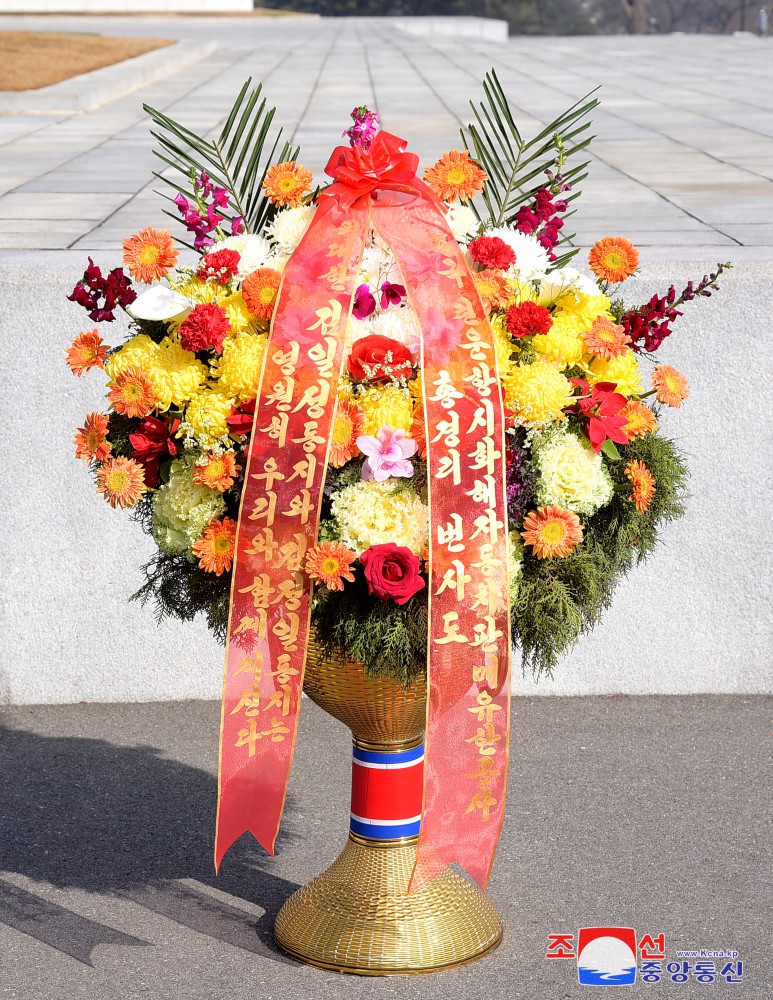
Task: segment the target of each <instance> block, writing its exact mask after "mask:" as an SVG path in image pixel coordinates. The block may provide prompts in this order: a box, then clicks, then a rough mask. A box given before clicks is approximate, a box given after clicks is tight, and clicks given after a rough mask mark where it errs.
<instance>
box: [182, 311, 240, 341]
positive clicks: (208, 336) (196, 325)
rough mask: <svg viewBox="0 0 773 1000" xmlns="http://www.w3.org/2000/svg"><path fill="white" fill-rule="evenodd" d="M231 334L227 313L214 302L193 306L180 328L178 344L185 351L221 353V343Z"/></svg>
mask: <svg viewBox="0 0 773 1000" xmlns="http://www.w3.org/2000/svg"><path fill="white" fill-rule="evenodd" d="M230 332H231V324H230V323H229V322H228V313H227V312H226V311H225V309H223V307H222V306H219V305H217V304H216V303H215V302H207V303H205V304H204V305H198V306H194V307H193V309H191V311H190V313H189V315H188V318H187V319H186V320H185V322H184V323H182V324H181V326H180V343H181V344H182V346H183V347H184V348H185V350H186V351H193V352H194V354H195V353H196V352H197V351H208V350H213V351H217V353H218V354H222V353H223V341H224V340H225V338H226V336H227V335H228V334H229V333H230Z"/></svg>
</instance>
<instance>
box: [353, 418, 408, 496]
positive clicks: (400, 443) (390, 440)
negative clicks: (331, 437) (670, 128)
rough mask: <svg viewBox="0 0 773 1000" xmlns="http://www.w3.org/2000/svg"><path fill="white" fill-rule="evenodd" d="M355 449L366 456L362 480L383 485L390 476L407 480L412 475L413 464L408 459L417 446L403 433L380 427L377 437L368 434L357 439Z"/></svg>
mask: <svg viewBox="0 0 773 1000" xmlns="http://www.w3.org/2000/svg"><path fill="white" fill-rule="evenodd" d="M357 447H358V448H359V449H360V451H361V452H362V453H363V455H367V456H368V457H367V459H366V460H365V464H364V465H363V467H362V478H363V479H375V480H376V482H377V483H383V482H384V480H385V479H389V477H390V476H403V477H405V478H408V477H410V476H412V475H413V463H412V462H409V461H408V459H409V458H410V457H411V455H415V454H416V450H417V448H418V445H417V444H416V442H415V441H414V440H413V438H409V437H407V435H406V433H405V431H402V430H397V431H393V430H392V428H391V427H382V428H381V430H380V431H379V432H378V437H373V436H372V435H370V434H363V435H362V436H361V437H358V438H357Z"/></svg>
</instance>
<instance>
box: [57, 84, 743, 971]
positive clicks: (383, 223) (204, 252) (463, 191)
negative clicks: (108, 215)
mask: <svg viewBox="0 0 773 1000" xmlns="http://www.w3.org/2000/svg"><path fill="white" fill-rule="evenodd" d="M595 103H596V102H595V101H594V100H587V99H585V100H583V101H580V102H578V103H577V104H576V105H574V106H572V107H571V108H570V109H569V110H568V111H567V112H565V113H564V114H563V115H561V116H560V117H559V118H558V119H556V121H555V122H552V123H551V124H550V125H548V126H547V127H546V128H545V129H543V130H542V132H541V133H539V134H538V135H537V136H535V137H534V138H532V139H529V140H525V139H524V138H523V137H522V136H521V134H520V132H519V131H518V129H517V127H516V125H515V122H514V119H513V116H512V113H511V111H510V109H509V105H508V102H507V96H506V95H505V93H504V91H503V90H502V88H501V86H500V85H499V82H498V80H497V79H496V76H495V75H494V74H489V75H488V76H487V77H486V80H485V83H484V101H483V102H482V103H481V104H480V105H479V107H477V108H474V112H475V122H474V123H472V124H471V125H470V126H469V127H468V128H466V129H464V130H463V131H462V138H463V145H464V147H465V148H464V149H462V150H452V151H450V152H448V153H446V154H444V156H442V157H441V159H440V160H439V161H438V162H437V163H435V164H434V165H433V166H431V167H429V168H427V169H426V170H425V171H424V173H423V178H420V177H419V174H418V157H417V156H415V154H413V153H410V152H408V151H407V149H406V145H407V144H406V143H405V141H404V140H402V139H399V138H398V137H396V136H393V135H391V134H390V133H388V132H386V131H380V130H379V124H380V123H379V122H378V120H377V117H376V115H375V114H374V113H373V112H371V111H369V110H368V109H367V108H356V109H355V110H354V111H353V112H352V118H353V121H354V124H353V125H352V126H351V127H350V128H349V129H348V130H347V132H346V133H344V134H345V136H347V137H348V139H349V146H339V147H337V148H336V149H335V150H334V151H333V154H332V156H331V158H330V161H329V163H328V165H327V167H326V174H327V175H328V177H329V178H330V179H331V180H332V183H330V184H328V186H326V187H324V188H322V189H320V188H317V189H316V190H313V191H312V175H311V173H310V172H309V171H308V170H306V169H305V167H304V166H302V165H301V163H300V162H299V151H298V150H293V149H290V148H289V147H288V146H286V145H285V146H284V148H283V149H279V147H278V140H279V136H278V135H277V136H276V138H275V140H274V141H273V145H271V122H272V118H273V111H271V110H268V109H267V108H266V105H265V101H264V100H261V99H260V88H257V89H256V90H254V91H251V90H250V89H249V81H248V84H245V87H244V89H243V90H242V92H241V94H240V95H239V97H238V99H237V101H236V104H235V105H234V108H233V109H232V111H231V113H230V115H229V117H228V120H227V121H226V124H225V126H224V128H223V131H222V132H221V134H220V135H219V136H218V138H217V139H211V140H210V139H207V138H206V137H201V136H196V135H195V134H194V133H192V132H190V131H189V130H188V129H186V128H185V127H184V126H182V125H180V124H178V123H176V122H174V121H173V120H172V119H170V118H168V117H166V116H164V115H162V114H161V113H160V112H158V111H155V110H154V109H151V108H148V109H147V110H148V112H149V114H150V116H151V118H152V119H153V121H154V122H155V124H156V126H157V127H158V130H157V131H156V132H154V133H153V134H154V136H155V137H156V140H157V142H158V149H157V153H158V155H159V156H160V157H161V159H162V160H163V162H164V163H165V164H166V165H167V166H168V167H169V168H170V169H169V170H168V171H167V173H166V174H164V175H160V176H161V180H163V181H164V182H165V183H167V184H168V185H170V186H171V188H172V189H173V191H174V192H175V193H174V197H173V198H172V197H170V198H169V199H168V200H169V202H170V208H169V214H172V215H173V217H174V216H176V217H178V218H179V219H180V220H181V221H182V223H183V224H184V226H185V229H186V232H187V234H188V235H187V241H186V240H185V239H184V240H182V241H180V242H182V243H183V244H184V245H187V246H188V247H189V248H190V249H191V250H194V251H195V252H196V254H197V257H196V258H195V263H192V264H187V265H183V264H182V263H181V260H180V250H179V249H178V248H177V247H176V246H175V242H174V240H173V239H172V236H171V234H170V233H169V232H167V231H160V230H157V229H154V228H147V229H144V230H143V231H142V232H140V233H138V234H136V235H134V236H131V237H129V238H128V239H126V240H125V241H124V266H125V268H126V269H128V272H129V273H128V275H127V274H126V273H125V271H124V269H123V268H116V269H114V270H113V271H111V272H110V273H109V274H107V275H103V274H102V272H101V270H100V269H99V268H98V267H97V266H96V265H94V263H93V261H92V260H91V259H89V267H88V268H87V270H86V272H85V273H84V275H83V278H82V279H81V280H80V281H79V282H78V284H77V285H76V287H75V289H74V291H73V294H72V296H71V298H72V300H73V301H75V302H78V303H80V304H81V305H82V306H84V308H85V309H86V310H87V311H88V314H89V316H90V317H91V319H92V320H94V321H95V322H98V323H102V322H110V321H112V320H113V319H114V318H115V313H116V310H117V309H122V310H124V311H125V312H126V313H127V315H128V316H129V318H130V335H129V337H128V339H126V340H125V341H124V342H123V343H121V344H117V345H116V346H114V347H107V346H106V345H105V344H104V343H103V340H102V337H101V336H100V334H99V333H98V331H97V330H96V329H95V330H93V331H88V332H83V333H81V334H80V335H79V336H78V337H76V339H75V342H74V343H73V345H72V347H71V348H70V350H69V352H68V364H69V365H70V367H71V369H72V370H73V372H75V374H77V375H81V374H83V373H84V372H86V371H88V370H90V369H94V368H102V369H104V370H105V373H106V375H107V377H108V379H109V382H108V404H109V405H108V412H107V413H98V412H94V413H90V414H89V415H88V416H87V418H86V422H85V425H84V426H83V427H82V428H81V429H80V430H79V431H78V433H77V436H76V455H77V457H78V458H81V459H84V460H85V461H86V462H87V463H88V464H89V465H90V466H91V467H92V468H93V469H94V471H95V473H96V480H97V489H98V491H99V492H100V493H101V494H102V495H103V496H104V497H105V499H106V500H107V501H108V502H109V503H110V504H111V505H112V506H113V507H122V508H130V509H131V510H132V512H133V516H134V517H135V518H136V519H137V520H138V521H139V522H140V523H141V525H142V526H143V528H144V529H145V530H146V531H147V532H148V533H149V534H150V535H152V537H153V539H154V541H155V543H156V545H157V547H158V553H157V555H156V556H155V557H154V558H153V559H152V560H151V562H150V563H149V564H148V565H147V566H146V567H145V572H146V575H147V581H146V583H145V585H144V586H143V588H142V589H141V590H140V592H139V593H138V594H137V595H135V596H136V597H138V598H139V599H140V600H142V601H143V602H145V601H148V600H154V601H155V603H156V605H157V609H158V614H159V617H161V618H163V617H165V616H169V615H172V616H175V617H179V618H182V619H191V618H192V617H193V616H194V615H195V614H197V613H199V612H203V613H204V614H205V615H206V616H207V620H208V623H209V625H210V627H211V628H212V629H213V631H214V632H215V633H216V634H217V635H218V636H219V637H220V638H221V639H223V640H224V641H225V642H226V671H225V684H224V700H223V724H222V731H221V760H220V798H219V806H218V820H217V832H216V844H215V855H216V864H219V863H220V861H221V860H222V857H223V855H224V854H225V852H226V851H227V850H228V848H229V846H230V845H231V844H232V843H233V842H234V840H236V839H237V838H238V837H239V836H240V835H241V834H242V833H244V832H246V831H248V830H249V831H251V832H253V833H254V835H255V836H256V837H257V838H258V839H259V840H260V841H261V843H263V844H264V846H266V848H267V849H268V850H270V851H272V852H273V845H274V841H275V838H276V834H277V830H278V826H279V821H280V818H281V813H282V807H283V803H284V797H285V793H286V787H287V780H288V774H289V768H290V762H291V759H292V751H293V746H294V739H295V732H296V726H297V716H298V709H299V704H300V693H301V688H302V685H303V684H304V672H306V688H307V690H308V692H309V694H310V696H311V697H312V698H314V700H316V701H318V702H319V703H320V704H321V705H322V706H323V707H324V708H325V709H326V710H328V711H330V712H331V713H332V714H334V715H336V717H338V718H341V719H342V720H343V721H345V722H346V723H347V725H349V726H350V727H351V728H352V731H353V734H354V757H353V789H352V817H351V827H350V836H349V841H348V843H347V846H346V848H345V850H344V853H343V854H342V855H341V857H340V858H339V859H338V861H337V862H335V863H334V865H333V866H332V867H331V868H330V869H329V870H328V871H327V872H326V873H324V874H323V875H322V876H320V877H319V878H318V879H316V880H314V881H313V882H312V883H310V884H309V886H306V887H304V888H303V889H302V890H300V891H299V893H297V894H296V895H295V896H294V897H292V899H291V900H289V901H288V903H287V904H286V906H285V908H284V909H283V910H282V912H281V913H280V916H279V918H278V921H277V940H278V942H279V944H280V945H281V946H282V947H283V948H284V949H285V950H286V951H288V952H289V953H290V954H293V955H295V956H296V957H299V958H301V959H302V960H304V961H308V962H311V963H313V964H317V965H321V966H323V967H329V968H335V969H342V970H345V971H353V972H362V973H385V972H396V971H426V970H429V969H436V968H441V967H444V966H448V965H453V964H458V963H460V962H464V961H470V960H471V959H473V958H476V957H479V956H480V955H482V954H484V953H485V952H486V951H488V950H490V949H491V948H492V947H494V946H495V945H496V944H497V943H498V941H499V940H500V937H501V933H502V929H501V923H500V921H499V918H498V917H497V915H496V912H495V910H494V909H493V907H492V906H491V904H490V902H489V901H488V899H487V897H485V895H484V894H483V891H482V890H485V886H486V883H487V880H488V876H489V872H490V868H491V864H492V861H493V857H494V852H495V848H496V843H497V839H498V834H499V829H500V827H501V823H502V819H503V816H504V801H505V784H506V775H507V763H508V742H509V696H508V692H509V681H510V655H511V652H510V651H511V644H512V645H514V646H515V647H516V648H518V649H519V650H520V652H521V656H522V662H523V666H524V667H525V668H530V669H532V670H533V671H534V672H535V673H536V674H539V673H542V672H550V671H552V670H553V668H554V666H555V664H556V661H557V658H558V657H559V656H560V655H561V654H562V653H564V652H565V651H567V650H568V649H569V648H571V646H572V645H573V643H575V642H576V641H577V640H578V638H579V637H580V636H581V635H582V634H583V633H584V632H585V631H587V630H588V629H589V628H591V627H592V626H593V625H594V624H595V623H596V622H598V620H599V619H600V616H601V613H602V611H603V609H604V608H605V607H606V606H607V605H608V603H609V601H610V599H611V595H612V592H613V590H614V588H615V586H616V584H617V581H618V580H619V579H620V578H621V576H623V575H624V574H625V573H626V572H627V571H628V570H629V569H630V568H631V567H632V565H633V564H634V563H635V562H639V561H641V560H642V559H644V558H645V557H646V556H647V555H648V553H649V552H651V551H652V549H653V547H654V545H655V543H656V541H657V537H658V532H659V530H660V527H661V526H662V524H663V523H664V522H666V521H669V520H672V519H674V518H676V517H678V516H680V515H681V513H682V512H683V509H684V506H683V505H684V496H685V482H686V478H687V470H686V468H685V465H684V461H683V459H682V457H681V456H680V455H679V453H678V451H677V449H676V448H675V447H674V445H673V444H672V443H671V442H670V441H669V440H668V439H667V438H665V437H664V436H662V434H660V433H659V410H660V408H661V407H662V406H669V407H679V406H681V405H682V403H683V402H684V401H685V400H686V399H687V398H688V387H687V382H686V380H685V378H684V376H683V375H681V374H680V373H679V372H678V371H676V370H675V369H674V368H672V367H670V366H668V365H660V364H658V363H657V361H656V360H655V358H654V354H655V352H656V351H657V349H658V348H659V347H660V345H661V343H662V341H663V340H664V339H665V338H666V337H667V336H669V335H670V333H671V329H672V324H673V322H674V320H675V319H676V318H677V317H678V316H679V315H680V314H681V307H682V305H683V304H684V303H685V302H687V301H690V300H691V299H693V298H695V297H696V296H705V295H709V294H711V292H712V290H714V289H716V288H717V287H718V285H717V279H718V277H719V275H720V274H721V272H722V270H723V269H724V268H725V267H727V266H729V265H723V264H720V265H718V266H717V270H716V272H715V273H713V274H711V275H707V276H705V277H704V278H703V279H702V280H701V281H699V282H698V283H697V284H694V283H693V282H690V283H689V284H688V285H687V287H686V288H685V289H684V290H683V291H682V292H681V294H677V292H676V290H675V289H674V287H673V286H672V287H671V288H670V289H669V290H668V291H667V292H666V293H665V295H663V296H658V295H655V296H653V297H652V299H650V301H649V302H647V303H645V304H639V305H634V306H631V305H626V304H625V303H624V301H623V299H622V297H621V295H620V293H619V290H618V289H619V285H620V283H621V282H623V281H625V280H626V279H627V278H629V277H630V276H631V275H632V274H634V273H635V271H636V269H637V267H638V264H639V255H638V253H637V251H636V249H635V248H634V247H633V246H632V245H631V244H630V243H629V242H628V241H627V240H625V239H624V238H622V237H605V238H603V239H600V240H599V241H598V242H597V243H596V244H595V245H594V246H593V248H592V249H591V251H590V253H589V255H588V258H587V263H588V268H589V272H590V273H588V272H583V271H580V270H577V269H575V268H573V267H572V266H571V265H570V263H569V262H570V260H571V259H572V257H573V256H574V255H575V254H576V253H577V250H576V249H574V248H572V246H571V237H569V236H566V235H565V233H564V228H565V219H566V218H567V217H568V216H569V215H570V214H571V213H570V208H571V207H572V206H573V203H574V199H575V198H576V197H577V195H578V193H579V187H578V186H579V184H580V183H581V181H582V179H583V178H584V176H585V169H586V167H587V163H585V162H583V161H582V160H581V156H580V155H579V154H581V153H582V151H583V150H585V149H586V148H587V146H588V143H589V142H590V138H589V137H588V135H587V129H588V127H589V118H588V116H589V114H590V112H591V111H592V110H593V107H594V106H595ZM134 282H137V283H139V284H142V285H146V286H147V288H145V289H144V290H143V291H140V292H138V291H137V290H136V289H135V287H134ZM650 367H651V371H648V368H650ZM452 862H456V863H458V864H459V865H461V866H462V867H463V868H464V869H465V870H466V871H467V873H468V874H469V875H470V876H471V877H472V879H473V881H472V882H471V881H469V880H468V879H465V878H463V877H462V876H460V875H458V874H455V873H454V872H452V871H451V870H450V869H449V868H448V865H449V864H451V863H452ZM476 883H477V884H476Z"/></svg>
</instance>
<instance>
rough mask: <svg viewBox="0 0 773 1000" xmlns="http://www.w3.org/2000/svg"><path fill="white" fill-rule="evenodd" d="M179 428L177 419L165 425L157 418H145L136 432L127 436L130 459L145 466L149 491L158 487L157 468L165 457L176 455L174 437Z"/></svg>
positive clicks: (164, 422)
mask: <svg viewBox="0 0 773 1000" xmlns="http://www.w3.org/2000/svg"><path fill="white" fill-rule="evenodd" d="M179 426H180V421H179V420H178V419H176V418H175V419H174V420H172V422H171V423H167V422H166V421H165V420H159V419H158V418H157V417H146V418H145V419H144V420H143V421H142V423H141V424H140V425H139V427H138V428H137V430H136V431H135V432H134V433H133V434H130V435H129V442H130V444H131V446H132V458H135V459H136V460H137V461H138V462H141V463H142V464H143V465H144V466H145V483H146V485H147V486H149V487H150V488H151V489H155V487H156V486H157V485H158V468H159V466H160V465H161V460H162V459H163V458H166V456H167V455H171V456H174V455H176V454H177V444H176V443H175V441H174V437H175V435H176V434H177V430H178V428H179Z"/></svg>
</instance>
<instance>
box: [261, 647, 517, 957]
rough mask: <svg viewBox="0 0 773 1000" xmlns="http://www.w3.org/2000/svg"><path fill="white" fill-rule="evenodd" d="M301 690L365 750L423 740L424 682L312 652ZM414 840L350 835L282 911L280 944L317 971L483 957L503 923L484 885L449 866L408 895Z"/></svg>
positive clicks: (495, 942)
mask: <svg viewBox="0 0 773 1000" xmlns="http://www.w3.org/2000/svg"><path fill="white" fill-rule="evenodd" d="M304 690H305V691H306V693H307V694H308V695H309V697H310V698H311V699H312V700H313V701H315V702H316V703H317V704H318V705H320V707H321V708H323V709H324V710H325V711H327V712H329V713H330V714H331V715H333V716H334V717H335V718H337V719H339V720H340V721H341V722H344V723H345V724H346V725H347V726H349V728H350V729H352V731H353V733H354V737H355V742H356V743H357V745H358V746H369V745H370V746H373V747H378V748H379V749H381V750H383V751H389V750H396V749H399V748H403V747H410V746H415V745H417V744H418V743H420V742H421V741H422V739H423V735H424V723H425V706H426V680H425V678H424V677H420V678H417V679H416V680H415V681H414V682H413V683H412V684H411V685H410V686H409V687H405V686H404V685H402V684H400V683H399V682H397V681H394V680H392V679H390V678H373V679H371V678H368V677H366V676H365V673H364V671H363V668H362V667H361V666H360V665H358V664H354V663H347V662H344V661H343V660H340V659H327V658H325V657H324V656H323V655H322V653H321V650H320V648H319V646H318V645H316V644H314V643H312V644H311V645H310V648H309V655H308V662H307V668H306V677H305V680H304ZM416 849H417V845H416V842H415V839H413V838H411V839H410V840H402V841H401V840H394V841H382V842H381V843H378V844H375V843H374V844H371V843H368V842H367V841H366V840H364V839H362V838H359V837H357V838H355V837H354V836H353V835H352V837H351V838H350V839H349V841H348V842H347V844H346V846H345V847H344V849H343V851H342V852H341V854H340V856H339V857H338V858H337V860H336V861H334V862H333V864H332V865H331V866H330V867H329V868H328V869H327V871H325V872H323V873H322V874H321V875H318V876H317V877H316V878H314V879H312V880H311V882H309V883H308V884H307V885H305V886H303V887H302V888H301V889H299V890H298V891H297V892H295V893H294V894H293V895H292V896H291V897H290V899H288V900H287V902H286V903H285V904H284V906H283V907H282V909H281V910H280V912H279V914H278V916H277V919H276V926H275V932H274V933H275V936H276V941H277V944H278V945H279V947H280V948H282V949H283V950H284V951H286V952H287V953H288V954H290V955H292V956H293V957H295V958H298V959H300V961H302V962H306V963H308V964H310V965H316V966H320V967H322V968H325V969H334V970H337V971H339V972H352V973H359V974H361V975H387V974H389V973H410V972H432V971H435V970H437V969H442V968H448V967H449V966H454V965H462V964H464V963H466V962H471V961H473V960H474V959H476V958H479V957H481V956H482V955H485V954H486V953H487V952H489V951H491V950H492V949H493V948H495V947H496V946H497V945H498V944H499V942H500V940H501V938H502V923H501V921H500V919H499V915H498V913H497V912H496V910H495V909H494V906H493V905H492V903H491V902H490V901H489V899H488V898H487V897H486V896H485V895H484V894H483V893H482V892H481V890H480V889H479V888H478V886H477V885H476V884H475V883H473V882H471V881H469V880H468V879H466V878H464V877H463V876H461V875H459V874H457V873H456V872H453V871H451V869H446V870H445V871H444V872H442V873H441V874H440V875H438V876H437V877H436V878H434V879H432V881H431V882H428V883H427V884H426V885H424V886H423V887H422V888H421V889H419V890H418V891H417V892H414V893H411V894H410V895H409V894H408V885H409V883H410V879H411V873H412V871H413V866H414V863H415V861H416Z"/></svg>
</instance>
